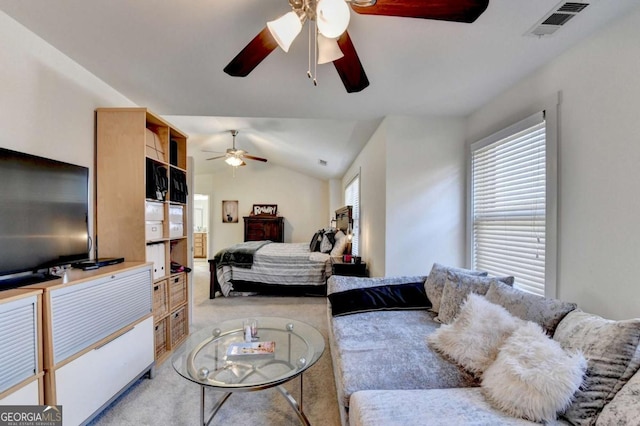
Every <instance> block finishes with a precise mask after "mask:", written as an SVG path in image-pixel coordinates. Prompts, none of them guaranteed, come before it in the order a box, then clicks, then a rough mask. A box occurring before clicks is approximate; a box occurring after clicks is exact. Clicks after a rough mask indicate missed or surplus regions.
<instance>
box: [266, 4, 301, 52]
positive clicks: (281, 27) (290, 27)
mask: <svg viewBox="0 0 640 426" xmlns="http://www.w3.org/2000/svg"><path fill="white" fill-rule="evenodd" d="M303 19H304V16H302V17H300V16H298V14H297V13H296V12H294V11H291V12H288V13H285V14H284V15H282V16H281V17H279V18H278V19H276V20H273V21H269V22H267V28H269V32H271V35H272V36H273V38H274V39H275V40H276V43H278V46H280V48H281V49H282V50H284V51H285V52H288V51H289V47H291V43H293V40H295V38H296V37H297V36H298V34H300V31H301V30H302V20H303Z"/></svg>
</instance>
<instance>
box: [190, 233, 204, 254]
mask: <svg viewBox="0 0 640 426" xmlns="http://www.w3.org/2000/svg"><path fill="white" fill-rule="evenodd" d="M193 257H197V258H203V257H207V234H206V233H204V232H194V233H193Z"/></svg>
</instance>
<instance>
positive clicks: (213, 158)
mask: <svg viewBox="0 0 640 426" xmlns="http://www.w3.org/2000/svg"><path fill="white" fill-rule="evenodd" d="M226 156H227V155H226V154H225V155H218V156H217V157H211V158H207V160H217V159H218V158H224V157H226Z"/></svg>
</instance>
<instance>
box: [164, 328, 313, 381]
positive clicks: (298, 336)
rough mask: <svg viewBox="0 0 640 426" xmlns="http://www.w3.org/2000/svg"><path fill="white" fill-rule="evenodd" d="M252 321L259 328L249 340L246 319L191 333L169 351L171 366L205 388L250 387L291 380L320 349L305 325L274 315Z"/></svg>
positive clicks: (309, 329) (310, 329) (311, 360)
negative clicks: (183, 341) (173, 351)
mask: <svg viewBox="0 0 640 426" xmlns="http://www.w3.org/2000/svg"><path fill="white" fill-rule="evenodd" d="M252 319H253V320H255V321H256V323H257V327H255V329H254V336H253V338H249V339H247V338H245V328H244V326H245V322H246V321H247V319H235V320H229V321H224V322H222V323H220V324H216V325H212V326H210V327H206V328H203V329H201V330H199V331H197V332H195V333H193V334H191V335H190V336H189V337H188V339H187V341H186V342H185V343H184V344H183V345H182V346H181V347H180V349H179V350H178V351H177V352H176V353H175V354H174V355H173V357H172V360H171V361H172V364H173V368H174V369H175V370H176V371H177V372H178V373H179V374H180V375H181V376H183V377H184V378H186V379H188V380H191V381H193V382H195V383H198V384H200V385H203V386H208V387H212V388H217V389H220V390H226V391H233V392H238V391H243V390H245V391H249V390H258V389H264V388H268V387H272V386H277V385H280V384H282V383H284V382H287V381H289V380H291V379H292V378H294V377H296V376H298V375H299V374H301V373H302V372H304V371H305V370H306V369H307V368H309V367H311V366H312V365H313V364H315V363H316V362H317V361H318V359H319V358H320V356H321V355H322V353H323V352H324V337H323V336H322V334H320V332H319V331H318V330H316V329H315V328H314V327H312V326H311V325H309V324H307V323H304V322H301V321H296V320H293V319H289V318H277V317H256V318H252ZM246 337H249V336H246ZM249 340H250V341H249Z"/></svg>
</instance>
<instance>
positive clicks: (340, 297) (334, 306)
mask: <svg viewBox="0 0 640 426" xmlns="http://www.w3.org/2000/svg"><path fill="white" fill-rule="evenodd" d="M329 301H330V302H331V314H332V315H333V316H334V317H335V316H340V315H348V314H355V313H359V312H371V311H395V310H402V309H428V308H430V307H431V302H430V301H429V298H428V297H427V293H426V292H425V290H424V282H419V283H409V284H395V285H382V286H376V287H369V288H357V289H353V290H346V291H341V292H338V293H332V294H330V295H329Z"/></svg>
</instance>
